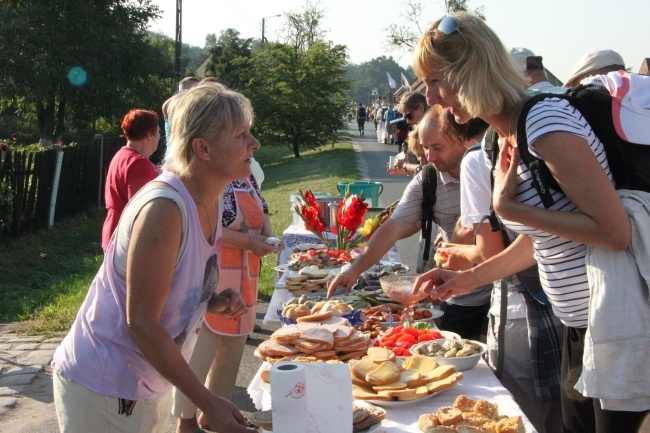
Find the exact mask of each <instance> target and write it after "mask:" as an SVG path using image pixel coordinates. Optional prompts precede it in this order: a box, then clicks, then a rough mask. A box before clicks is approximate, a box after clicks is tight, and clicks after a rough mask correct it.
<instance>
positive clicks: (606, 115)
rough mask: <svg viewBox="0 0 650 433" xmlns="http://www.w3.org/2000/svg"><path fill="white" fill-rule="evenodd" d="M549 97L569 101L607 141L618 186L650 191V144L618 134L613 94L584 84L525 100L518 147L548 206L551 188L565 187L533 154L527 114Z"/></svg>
mask: <svg viewBox="0 0 650 433" xmlns="http://www.w3.org/2000/svg"><path fill="white" fill-rule="evenodd" d="M549 97H554V98H560V99H565V100H567V101H569V103H570V104H571V105H572V106H574V107H575V108H576V109H577V110H578V111H579V112H580V114H582V116H583V117H584V118H585V120H586V121H587V123H589V126H591V129H592V130H593V131H594V134H596V137H598V139H599V140H600V141H601V142H602V143H603V146H604V148H605V154H606V155H607V161H608V163H609V168H610V170H611V172H612V176H613V177H614V180H615V181H616V188H617V189H633V190H641V191H646V192H650V146H648V145H644V144H635V143H630V142H628V141H625V140H623V139H622V138H621V137H620V136H619V135H618V133H617V132H616V128H615V127H614V120H613V117H612V97H611V95H610V93H609V91H607V89H605V88H603V87H600V86H591V85H588V86H582V85H580V86H578V87H576V88H574V89H571V90H570V91H569V92H568V93H567V94H564V95H556V94H539V95H535V96H533V97H532V98H530V99H529V100H528V101H526V103H525V104H524V107H523V109H522V112H521V116H519V121H518V122H517V147H518V148H519V152H520V154H521V159H522V161H523V162H524V164H526V167H528V169H529V170H530V172H531V176H532V179H533V186H534V187H535V189H536V190H537V192H538V193H539V196H540V198H541V200H542V203H543V204H544V207H546V208H548V207H550V206H552V205H553V204H554V200H553V197H552V194H551V192H550V188H553V189H554V190H556V191H560V190H561V189H560V187H559V186H558V184H557V182H556V180H555V179H554V178H553V175H552V174H551V172H550V170H549V169H548V167H547V166H546V163H545V162H544V161H542V160H541V159H539V158H536V157H535V156H533V155H531V153H530V151H529V150H528V140H527V137H526V117H527V116H528V112H529V111H530V109H531V108H532V107H533V106H534V105H535V104H536V103H537V102H539V101H541V100H543V99H545V98H549ZM648 128H650V125H648Z"/></svg>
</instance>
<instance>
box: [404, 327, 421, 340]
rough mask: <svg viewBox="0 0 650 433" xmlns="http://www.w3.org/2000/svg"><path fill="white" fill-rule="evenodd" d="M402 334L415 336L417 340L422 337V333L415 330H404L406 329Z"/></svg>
mask: <svg viewBox="0 0 650 433" xmlns="http://www.w3.org/2000/svg"><path fill="white" fill-rule="evenodd" d="M402 332H403V333H404V334H410V335H412V336H414V337H415V338H417V337H418V336H419V335H420V331H418V330H417V329H415V328H404V329H402Z"/></svg>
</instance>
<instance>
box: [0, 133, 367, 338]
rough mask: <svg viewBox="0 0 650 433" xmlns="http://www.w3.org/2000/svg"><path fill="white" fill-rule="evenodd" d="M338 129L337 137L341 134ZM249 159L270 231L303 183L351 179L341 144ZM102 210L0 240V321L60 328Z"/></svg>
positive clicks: (279, 225)
mask: <svg viewBox="0 0 650 433" xmlns="http://www.w3.org/2000/svg"><path fill="white" fill-rule="evenodd" d="M346 137H347V135H346V134H343V135H342V138H343V139H345V138H346ZM255 158H256V159H257V160H258V161H259V162H260V164H261V165H262V166H263V167H264V174H265V180H264V183H263V185H262V193H263V195H264V198H265V200H266V201H267V203H268V205H269V210H270V212H271V224H272V227H273V231H274V233H275V234H276V235H277V236H278V237H282V232H283V231H284V230H285V229H286V228H287V227H288V226H289V225H290V224H291V213H290V201H289V195H290V194H291V193H294V192H298V190H301V189H302V190H305V189H311V190H313V191H319V192H329V193H331V194H332V195H338V191H337V189H336V187H337V183H338V182H349V181H353V180H355V179H358V173H357V169H356V164H355V156H354V151H353V149H352V146H351V144H350V143H348V142H342V143H338V144H336V145H334V146H329V145H328V146H323V147H321V148H318V149H315V150H310V151H304V152H301V157H300V158H299V159H296V158H294V156H293V153H292V152H291V151H290V150H289V149H288V148H286V147H273V148H271V147H262V148H261V149H260V150H259V151H257V152H256V153H255ZM105 215H106V214H105V212H103V211H97V212H89V213H87V214H83V215H79V216H75V217H73V218H68V219H67V220H66V221H65V222H62V223H57V224H56V225H55V226H54V227H53V228H52V229H51V230H48V231H42V232H39V233H36V234H29V235H25V236H23V237H21V238H20V239H18V240H14V241H11V242H5V243H2V244H0V299H2V301H1V302H0V323H9V322H27V323H26V326H25V327H24V328H23V331H24V332H25V333H27V334H43V335H60V334H63V333H66V332H67V331H68V330H69V328H70V325H71V324H72V322H73V321H74V318H75V316H76V314H77V311H78V309H79V306H80V305H81V303H82V302H83V299H84V298H85V296H86V293H87V292H88V287H89V286H90V283H91V282H92V279H93V278H94V276H95V273H96V272H97V270H98V269H99V266H100V265H101V263H102V260H103V253H102V250H101V245H100V241H101V227H102V224H103V222H104V218H105ZM276 261H277V257H276V256H275V255H269V256H266V257H264V258H263V260H262V274H261V277H260V299H261V300H266V301H268V300H269V299H270V298H271V295H272V293H273V277H274V273H275V271H274V269H273V268H274V267H275V266H276V264H277V263H276Z"/></svg>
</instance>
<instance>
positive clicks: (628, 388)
mask: <svg viewBox="0 0 650 433" xmlns="http://www.w3.org/2000/svg"><path fill="white" fill-rule="evenodd" d="M414 70H415V72H416V74H417V75H418V76H419V77H421V78H422V79H423V80H424V82H425V85H426V87H427V91H426V96H427V102H428V104H429V105H433V104H440V105H441V106H443V107H448V108H449V109H450V111H451V113H452V114H453V115H454V117H455V119H456V121H457V122H459V123H464V122H467V121H468V120H470V119H472V118H475V117H480V118H482V119H484V120H485V121H487V122H488V123H489V124H490V125H491V126H492V127H493V128H494V129H495V130H496V131H497V132H498V134H499V136H500V137H501V139H500V140H499V143H500V147H501V149H500V155H499V160H498V162H497V167H496V173H495V187H494V193H493V203H494V208H495V210H496V211H497V212H498V214H499V216H500V217H501V219H502V221H503V222H504V224H505V225H506V226H507V227H509V228H510V229H512V230H513V231H515V232H517V233H519V236H518V237H517V239H516V240H515V242H514V243H513V244H512V245H511V246H510V247H509V248H508V249H506V250H505V251H504V252H503V253H501V254H498V255H496V256H493V257H492V258H491V259H489V260H487V261H485V262H483V263H481V264H479V265H477V266H475V267H473V268H471V269H470V270H467V271H463V272H452V271H446V270H439V269H436V270H432V271H429V272H427V273H425V274H423V275H421V276H420V278H419V279H418V281H417V282H416V289H415V290H416V291H417V290H425V291H426V292H427V293H431V295H432V296H434V297H436V298H440V299H443V300H444V299H446V298H447V297H449V296H451V295H457V294H460V293H466V292H468V291H469V290H471V289H472V288H474V287H476V286H477V285H480V284H485V283H488V282H491V281H495V280H497V279H500V278H503V277H506V276H508V275H511V274H514V273H517V272H519V271H522V270H524V269H526V268H527V267H529V266H531V265H533V264H535V263H537V266H538V269H539V273H540V281H541V283H542V286H543V288H544V291H545V293H546V294H547V296H548V298H549V300H550V302H551V304H552V306H553V311H554V313H555V315H556V316H557V317H558V318H559V319H560V320H561V321H562V322H563V323H564V325H565V326H566V332H565V337H564V343H563V346H564V347H563V354H562V372H561V374H562V407H563V417H564V422H565V425H566V428H567V429H568V431H570V432H584V433H593V432H596V433H605V432H612V433H614V432H621V431H630V432H631V431H637V429H638V427H639V425H640V424H641V422H642V420H643V418H644V417H645V416H646V415H647V413H648V409H650V385H649V383H650V382H649V381H650V379H649V378H648V376H650V375H648V374H641V376H643V377H639V375H638V374H637V372H640V371H645V372H646V373H647V368H646V367H645V366H644V365H641V364H639V361H637V360H635V359H634V357H633V356H632V355H630V356H625V355H626V353H625V352H626V351H622V352H621V351H619V352H618V353H617V355H616V357H605V359H602V358H601V359H597V360H594V359H589V364H585V365H584V368H583V362H582V361H583V352H585V351H586V352H585V353H592V352H590V351H591V349H592V348H591V347H590V345H591V344H593V342H592V341H591V340H590V336H589V333H588V332H586V331H587V325H588V323H589V326H590V330H591V327H592V326H593V322H590V318H591V315H592V313H593V311H591V308H590V306H591V304H590V302H594V301H596V302H597V301H598V300H597V299H593V300H590V289H591V290H593V287H592V286H590V283H591V284H592V285H593V282H591V281H589V280H588V277H587V273H588V268H587V264H586V257H587V252H588V248H589V249H590V252H591V251H592V250H593V249H596V250H609V251H622V250H625V249H626V248H627V247H628V245H629V244H630V241H631V236H632V235H631V227H630V222H629V219H628V215H627V214H626V210H625V209H624V207H623V204H622V202H621V199H620V198H619V196H618V194H617V192H616V190H615V188H614V182H613V179H612V176H611V173H610V170H609V166H608V163H607V158H606V155H605V153H604V150H603V144H602V143H601V141H600V140H599V139H598V138H597V137H596V136H595V134H594V133H593V131H592V129H591V126H590V125H589V124H588V123H587V122H586V121H585V119H584V118H583V117H582V116H581V115H580V113H579V112H578V111H577V110H576V109H574V108H573V107H572V106H571V104H570V103H569V102H567V101H566V100H563V99H560V98H557V97H553V96H551V95H549V97H548V98H546V99H544V100H542V101H540V102H538V103H537V104H535V105H534V106H533V107H532V109H531V110H530V111H529V112H528V114H527V117H526V135H527V137H526V138H527V141H528V143H529V150H530V152H531V153H532V154H533V155H534V156H536V157H538V158H540V159H542V160H544V161H545V162H546V165H547V166H548V168H549V170H550V172H551V173H552V175H553V176H554V178H555V179H556V180H557V182H558V184H559V186H560V188H561V189H559V190H555V189H552V190H551V191H550V192H551V193H552V197H553V199H554V202H555V204H553V205H552V206H550V207H549V208H545V207H544V206H543V204H542V202H541V199H540V197H539V194H538V193H537V192H536V190H535V189H534V188H532V187H530V184H531V177H532V176H531V173H530V171H529V170H528V168H527V167H526V166H525V165H524V164H523V163H522V162H521V158H520V156H519V151H518V149H517V147H516V142H517V141H516V133H517V124H518V120H519V117H520V115H521V113H522V107H523V105H524V103H525V102H526V101H527V99H528V98H529V97H528V96H527V95H526V93H525V89H526V82H525V81H524V78H523V76H522V75H521V74H520V73H518V72H517V70H516V68H515V66H514V65H513V63H512V60H511V59H510V57H509V55H508V52H507V51H506V49H505V47H504V46H503V44H502V43H501V41H500V40H499V38H498V37H497V36H496V34H495V33H494V32H493V31H492V30H491V29H490V28H489V27H488V26H487V25H486V24H485V23H484V22H483V21H482V20H480V19H479V18H477V17H474V16H472V15H470V14H467V13H464V12H459V13H454V14H451V15H449V16H446V17H444V18H442V19H440V20H437V21H435V22H434V23H433V24H432V25H431V26H430V28H429V29H428V30H427V32H426V33H425V34H424V35H422V37H421V38H420V40H419V41H418V44H417V47H416V50H415V59H414ZM576 168H579V169H576ZM533 253H534V254H533ZM609 289H610V290H612V289H613V288H611V287H610V288H609ZM617 289H619V288H617ZM637 289H639V288H636V287H635V288H628V287H626V288H625V290H637ZM639 290H640V289H639ZM646 297H647V296H646ZM646 301H647V299H646ZM637 308H638V309H637V310H634V311H630V312H629V314H634V315H635V316H634V317H636V316H638V315H639V314H641V317H643V316H642V315H643V312H642V311H643V308H644V306H643V305H639V306H638V307H637ZM646 308H647V307H646ZM639 311H641V312H639ZM646 311H647V310H646ZM624 319H625V318H624V317H611V320H612V321H614V322H615V321H621V320H624ZM646 319H647V318H646ZM643 323H647V320H645V321H644V322H643ZM640 326H644V325H640ZM646 335H647V333H646ZM644 341H645V340H643V341H639V344H641V343H643V342H644ZM609 344H617V342H615V341H612V342H609ZM646 346H647V344H646V345H644V347H646ZM601 353H602V352H601ZM611 353H614V352H611ZM621 356H625V359H626V362H625V363H624V364H622V363H620V362H619V361H618V359H616V358H620V357H621ZM613 363H616V365H617V369H618V368H622V371H617V374H616V377H634V378H635V379H634V382H633V383H632V382H630V381H625V382H622V381H621V382H620V383H618V385H617V384H616V383H615V382H612V381H611V379H610V377H611V374H612V368H611V366H612V364H613ZM642 363H645V361H642ZM581 373H582V377H580V378H579V376H580V375H581ZM594 377H596V378H597V379H598V381H601V380H605V381H607V383H608V386H607V387H601V388H600V389H597V388H598V383H597V381H595V380H594ZM574 387H575V388H574ZM594 390H596V391H594ZM578 391H580V392H578Z"/></svg>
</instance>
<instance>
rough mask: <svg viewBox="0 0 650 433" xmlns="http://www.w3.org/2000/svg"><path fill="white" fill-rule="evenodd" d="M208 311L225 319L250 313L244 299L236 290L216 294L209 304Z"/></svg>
mask: <svg viewBox="0 0 650 433" xmlns="http://www.w3.org/2000/svg"><path fill="white" fill-rule="evenodd" d="M208 309H209V310H210V311H211V312H212V313H214V314H219V315H222V316H225V317H239V316H242V315H244V314H246V312H247V311H248V307H247V306H246V302H245V301H244V298H242V296H241V294H239V292H238V291H236V290H235V289H226V290H223V291H222V292H219V293H214V294H213V295H212V298H211V299H210V303H209V304H208Z"/></svg>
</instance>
